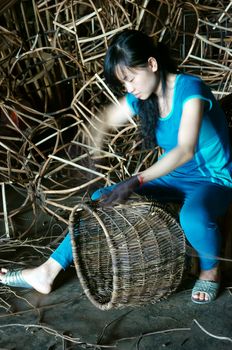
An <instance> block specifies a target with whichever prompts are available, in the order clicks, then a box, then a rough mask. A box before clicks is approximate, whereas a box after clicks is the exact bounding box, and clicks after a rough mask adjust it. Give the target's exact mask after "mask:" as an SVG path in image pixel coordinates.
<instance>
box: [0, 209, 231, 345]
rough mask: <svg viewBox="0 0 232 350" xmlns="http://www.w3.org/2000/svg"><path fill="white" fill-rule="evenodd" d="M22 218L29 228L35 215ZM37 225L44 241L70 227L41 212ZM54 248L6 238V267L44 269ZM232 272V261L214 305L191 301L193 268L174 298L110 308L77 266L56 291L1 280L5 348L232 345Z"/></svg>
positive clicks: (1, 261)
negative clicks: (100, 303)
mask: <svg viewBox="0 0 232 350" xmlns="http://www.w3.org/2000/svg"><path fill="white" fill-rule="evenodd" d="M20 220H21V221H20V222H19V226H20V227H22V222H23V221H24V226H27V225H26V223H27V222H31V215H28V213H26V214H25V217H23V215H22V213H21V214H20ZM35 227H36V231H37V232H38V233H40V236H41V237H43V240H44V238H46V237H47V239H48V240H53V241H56V244H57V239H55V238H54V237H53V235H54V236H55V235H56V236H57V235H58V237H59V239H62V237H61V232H62V230H63V229H62V227H61V226H59V225H58V224H57V223H53V222H51V221H49V217H45V216H44V215H43V214H42V213H41V212H40V214H39V215H38V217H37V221H36V223H35ZM42 230H43V231H42ZM2 232H3V231H2ZM55 233H56V234H55ZM2 237H4V235H3V236H2ZM50 246H51V244H50V245H49V247H50ZM50 253H51V250H50V248H45V247H44V246H43V244H42V245H41V242H40V240H37V241H33V244H32V243H30V242H29V241H27V239H26V238H25V240H24V243H23V245H22V247H19V242H17V241H16V242H15V241H14V240H12V241H10V242H8V241H4V240H3V239H2V240H1V242H0V266H3V265H4V266H6V267H12V266H15V265H16V266H17V267H19V266H20V267H24V266H31V265H34V266H37V265H38V264H40V263H42V262H43V261H44V260H45V259H46V258H47V257H48V256H49V255H50ZM231 270H232V265H231V266H229V267H228V266H227V269H226V270H225V271H224V273H223V275H222V291H221V293H220V295H219V297H218V298H217V299H216V300H215V301H214V302H212V303H210V304H207V305H198V304H194V303H193V302H192V301H191V288H192V286H193V284H194V279H195V278H196V277H195V276H193V275H190V273H189V271H186V273H185V274H184V276H183V280H182V283H181V285H180V286H179V289H178V290H177V291H176V292H175V293H174V294H172V295H171V296H170V297H168V299H166V300H163V301H160V302H158V303H155V304H147V305H144V306H142V307H137V308H130V307H126V308H124V309H120V310H117V309H114V310H113V309H111V310H109V311H102V310H100V309H98V308H96V307H95V306H94V305H93V304H92V303H91V301H90V300H89V299H88V298H87V297H86V295H85V293H84V291H83V288H82V286H81V284H80V282H79V281H78V278H77V276H76V271H75V268H74V267H71V268H70V269H69V270H68V271H66V272H62V273H61V274H60V275H59V276H58V278H57V281H56V283H55V286H54V290H53V291H52V292H51V293H50V294H49V295H42V294H39V293H38V292H36V291H34V290H30V289H16V288H11V289H10V288H9V287H4V286H1V285H0V350H6V349H7V350H31V349H33V350H71V349H117V350H132V349H136V350H161V349H162V350H163V349H167V350H179V349H180V350H201V349H204V350H214V349H215V350H229V349H232V317H231V315H232V274H231Z"/></svg>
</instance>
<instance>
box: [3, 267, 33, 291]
mask: <svg viewBox="0 0 232 350" xmlns="http://www.w3.org/2000/svg"><path fill="white" fill-rule="evenodd" d="M0 283H2V284H4V285H5V286H9V287H21V288H30V289H32V286H31V285H30V284H29V283H27V282H26V281H25V279H24V278H23V275H22V270H13V271H10V270H9V271H7V272H6V273H0Z"/></svg>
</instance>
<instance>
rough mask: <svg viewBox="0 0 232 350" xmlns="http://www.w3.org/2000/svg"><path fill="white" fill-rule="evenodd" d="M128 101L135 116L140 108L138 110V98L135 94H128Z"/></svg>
mask: <svg viewBox="0 0 232 350" xmlns="http://www.w3.org/2000/svg"><path fill="white" fill-rule="evenodd" d="M126 101H127V103H128V106H129V107H130V109H131V111H132V112H133V114H134V115H135V114H138V112H139V108H138V101H139V100H138V98H137V97H135V96H134V95H133V94H129V93H128V94H126Z"/></svg>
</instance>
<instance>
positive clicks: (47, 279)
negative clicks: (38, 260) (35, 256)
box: [0, 258, 62, 294]
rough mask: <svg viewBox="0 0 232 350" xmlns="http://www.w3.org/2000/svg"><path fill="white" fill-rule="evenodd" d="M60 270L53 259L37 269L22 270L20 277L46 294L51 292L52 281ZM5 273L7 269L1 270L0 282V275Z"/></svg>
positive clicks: (59, 266)
mask: <svg viewBox="0 0 232 350" xmlns="http://www.w3.org/2000/svg"><path fill="white" fill-rule="evenodd" d="M61 270H62V267H61V265H60V264H59V263H58V262H56V261H55V260H54V259H52V258H49V259H48V260H47V261H46V262H45V263H43V264H42V265H40V266H38V267H35V268H32V269H25V270H22V277H23V278H24V279H25V281H26V282H27V283H28V284H30V285H31V286H32V288H34V289H35V290H37V291H38V292H40V293H42V294H48V293H50V292H51V290H52V285H53V281H54V279H55V278H56V276H57V275H58V273H59V272H60V271H61ZM7 271H8V270H7V269H4V268H2V269H1V271H0V281H1V275H4V274H5V273H7Z"/></svg>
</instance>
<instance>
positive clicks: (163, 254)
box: [69, 201, 185, 310]
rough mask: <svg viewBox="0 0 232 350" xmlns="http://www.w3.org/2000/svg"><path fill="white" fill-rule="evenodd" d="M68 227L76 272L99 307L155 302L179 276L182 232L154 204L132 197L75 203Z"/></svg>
mask: <svg viewBox="0 0 232 350" xmlns="http://www.w3.org/2000/svg"><path fill="white" fill-rule="evenodd" d="M69 229H70V233H71V236H72V247H73V256H74V263H75V267H76V271H77V275H78V277H79V280H80V282H81V284H82V287H83V289H84V291H85V293H86V295H87V297H88V298H89V299H90V301H91V302H92V303H93V304H94V305H95V306H96V307H98V308H100V309H101V310H109V309H111V308H122V307H125V306H138V305H143V304H145V303H148V302H156V301H158V300H160V299H161V298H165V297H167V296H168V295H170V294H171V293H172V292H174V291H175V290H176V288H177V287H178V285H179V283H180V281H181V278H182V273H183V268H184V260H185V239H184V234H183V232H182V230H181V228H180V226H179V225H178V224H177V223H176V220H175V219H173V217H172V216H171V215H170V214H168V213H167V212H166V211H164V210H163V209H162V208H160V207H158V206H151V204H150V203H148V202H147V203H146V202H140V201H136V202H134V203H133V202H130V203H129V204H128V205H124V206H118V207H115V208H107V209H101V208H95V209H93V208H91V207H90V206H88V205H86V204H79V205H77V206H76V207H74V209H73V211H72V213H71V215H70V227H69Z"/></svg>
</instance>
